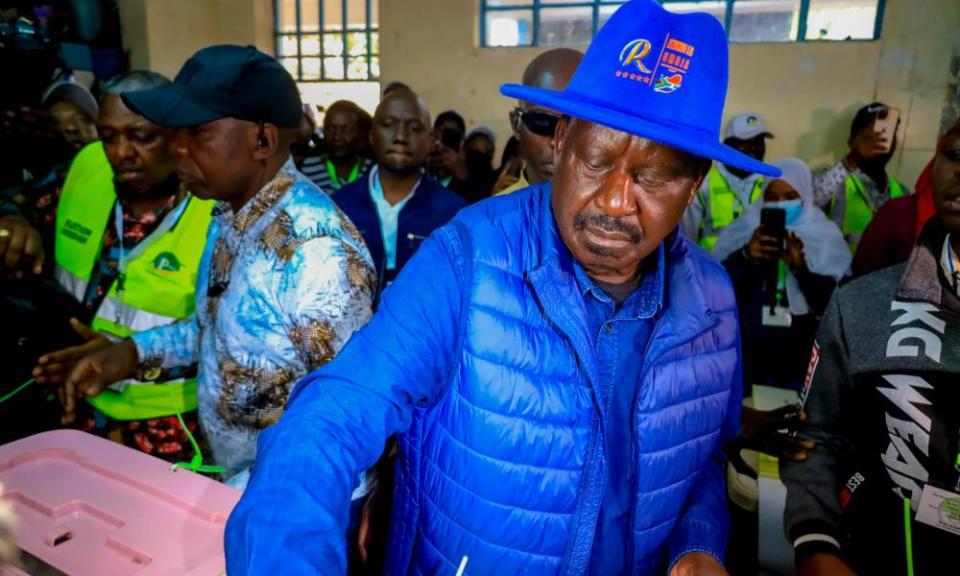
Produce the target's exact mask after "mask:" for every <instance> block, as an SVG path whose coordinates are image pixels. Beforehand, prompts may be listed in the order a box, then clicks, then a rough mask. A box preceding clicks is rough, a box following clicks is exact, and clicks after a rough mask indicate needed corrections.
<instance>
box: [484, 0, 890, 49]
mask: <svg viewBox="0 0 960 576" xmlns="http://www.w3.org/2000/svg"><path fill="white" fill-rule="evenodd" d="M624 1H625V0H480V39H481V44H482V45H483V46H491V47H492V46H568V45H577V44H587V43H589V42H590V40H591V39H592V38H593V36H594V35H595V34H596V33H597V30H598V29H600V27H601V26H603V24H604V23H605V22H606V21H607V19H609V18H610V16H611V15H612V14H613V13H614V12H615V11H616V10H617V8H619V7H620V5H621V4H623V3H624ZM657 1H658V2H659V3H660V4H662V5H663V6H664V7H665V8H666V9H667V10H670V11H673V12H707V13H709V14H712V15H713V16H715V17H716V18H717V20H719V21H720V22H721V23H722V24H723V27H724V29H725V30H726V32H727V38H728V39H729V40H730V41H731V42H807V41H816V40H834V41H838V40H876V39H878V38H879V37H880V29H881V26H882V23H883V8H884V2H885V0H657Z"/></svg>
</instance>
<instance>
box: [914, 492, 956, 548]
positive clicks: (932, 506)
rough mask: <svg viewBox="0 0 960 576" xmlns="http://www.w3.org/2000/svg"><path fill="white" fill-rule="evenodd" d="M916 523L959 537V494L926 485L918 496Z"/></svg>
mask: <svg viewBox="0 0 960 576" xmlns="http://www.w3.org/2000/svg"><path fill="white" fill-rule="evenodd" d="M916 521H917V522H920V523H921V524H926V525H928V526H933V527H934V528H939V529H940V530H944V531H946V532H950V533H951V534H955V535H957V536H960V494H958V493H956V492H951V491H950V490H944V489H943V488H938V487H936V486H933V485H931V484H927V485H926V486H924V487H923V494H921V495H920V505H919V506H918V507H917V516H916Z"/></svg>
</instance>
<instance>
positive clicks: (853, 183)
mask: <svg viewBox="0 0 960 576" xmlns="http://www.w3.org/2000/svg"><path fill="white" fill-rule="evenodd" d="M887 182H888V183H889V184H888V185H889V187H890V199H891V200H893V199H894V198H900V197H901V196H905V195H906V194H907V191H906V190H904V189H903V186H901V185H900V183H899V182H897V181H896V180H894V179H893V178H888V179H887ZM836 205H837V199H836V197H834V199H833V201H832V202H830V213H831V214H830V215H831V216H832V213H833V211H834V209H835V207H836ZM873 215H874V210H873V208H872V207H871V206H870V202H869V201H868V200H867V192H866V189H865V188H864V186H863V182H861V181H860V178H858V177H857V176H856V175H855V174H850V175H849V176H847V180H846V181H845V182H844V207H843V222H841V223H839V224H840V229H841V231H843V236H844V238H846V239H847V245H848V246H849V248H850V252H851V253H856V251H857V244H859V243H860V236H862V235H863V231H864V230H866V229H867V225H868V224H870V221H871V220H873Z"/></svg>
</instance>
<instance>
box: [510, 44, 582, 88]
mask: <svg viewBox="0 0 960 576" xmlns="http://www.w3.org/2000/svg"><path fill="white" fill-rule="evenodd" d="M582 59H583V53H582V52H578V51H577V50H571V49H570V48H554V49H553V50H547V51H546V52H544V53H543V54H541V55H539V56H537V57H536V58H534V59H533V61H532V62H530V64H529V65H528V66H527V69H526V70H524V71H523V85H524V86H533V87H535V88H544V89H547V90H563V89H564V88H566V87H567V84H568V83H569V82H570V79H571V78H573V73H574V72H576V71H577V66H579V65H580V60H582Z"/></svg>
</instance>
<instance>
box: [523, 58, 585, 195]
mask: <svg viewBox="0 0 960 576" xmlns="http://www.w3.org/2000/svg"><path fill="white" fill-rule="evenodd" d="M581 59H583V54H582V53H580V52H578V51H576V50H571V49H570V48H555V49H553V50H547V51H546V52H544V53H543V54H541V55H539V56H537V57H536V58H534V59H533V62H531V63H530V65H529V66H527V69H526V70H524V72H523V84H524V86H532V87H534V88H543V89H545V90H563V89H564V88H566V87H567V84H568V83H569V82H570V79H571V78H573V73H574V72H576V71H577V66H579V65H580V60H581ZM559 121H560V114H559V113H558V112H556V111H555V110H550V109H549V108H545V107H543V106H539V105H536V104H531V103H529V102H521V103H520V106H519V107H518V108H516V109H515V110H513V111H512V112H510V125H511V126H513V134H514V136H516V137H517V142H518V143H519V145H520V146H519V153H520V154H519V155H520V160H521V161H522V162H523V174H524V177H525V178H526V179H527V182H529V183H530V184H537V183H539V182H544V181H546V180H550V179H551V178H553V169H554V166H553V164H554V151H553V147H554V140H553V134H554V132H555V131H556V127H557V123H558V122H559Z"/></svg>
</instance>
